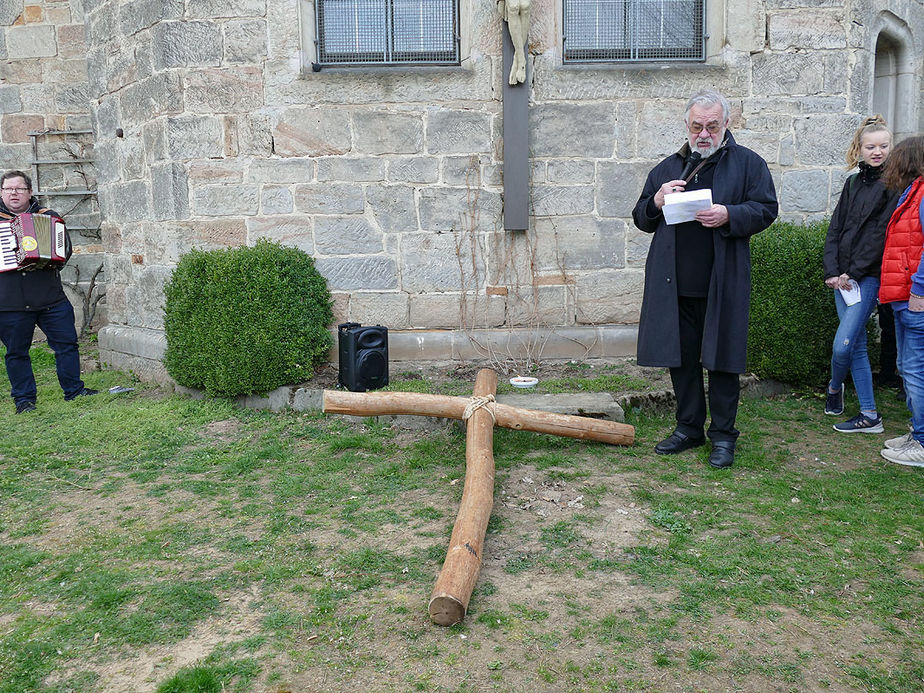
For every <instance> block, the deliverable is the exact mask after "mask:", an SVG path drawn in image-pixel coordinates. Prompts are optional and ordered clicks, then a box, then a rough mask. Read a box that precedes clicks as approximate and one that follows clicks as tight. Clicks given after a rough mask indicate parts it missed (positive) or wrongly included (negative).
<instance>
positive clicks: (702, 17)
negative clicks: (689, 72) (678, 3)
mask: <svg viewBox="0 0 924 693" xmlns="http://www.w3.org/2000/svg"><path fill="white" fill-rule="evenodd" d="M642 1H643V0H626V2H627V5H626V9H627V13H626V17H625V18H624V23H625V25H626V27H627V28H626V30H625V34H626V35H630V34H631V33H632V31H633V29H634V26H633V25H632V18H631V17H630V16H629V14H630V13H631V11H632V10H631V8H632V7H633V6H634V5H635V4H636V3H640V2H642ZM691 1H692V2H694V3H697V4H698V5H699V7H698V8H697V10H698V18H697V19H696V20H695V23H694V26H693V27H691V31H692V32H693V42H691V44H690V45H689V46H686V47H684V48H682V49H676V48H650V47H640V46H638V45H635V42H634V40H633V43H632V45H629V46H628V47H626V48H619V47H612V46H609V47H606V48H579V49H575V51H573V52H572V53H571V55H569V49H568V45H567V44H568V31H569V24H568V6H569V4H571V3H573V2H576V0H561V1H560V5H561V14H560V17H561V23H562V24H561V26H562V33H561V38H562V43H561V61H562V64H563V65H607V64H610V65H628V66H631V65H639V64H691V63H706V62H707V61H708V60H709V38H710V34H709V22H710V12H709V9H710V8H709V2H708V0H691ZM587 4H590V2H589V0H588V1H587ZM693 49H695V50H696V51H697V54H696V55H668V54H669V53H671V52H678V50H680V51H690V50H693Z"/></svg>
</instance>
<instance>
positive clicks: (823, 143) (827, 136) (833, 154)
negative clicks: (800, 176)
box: [792, 113, 859, 166]
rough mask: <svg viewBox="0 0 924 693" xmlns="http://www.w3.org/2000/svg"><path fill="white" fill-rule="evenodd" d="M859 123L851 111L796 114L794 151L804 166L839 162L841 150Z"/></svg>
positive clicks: (842, 162)
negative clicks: (798, 116)
mask: <svg viewBox="0 0 924 693" xmlns="http://www.w3.org/2000/svg"><path fill="white" fill-rule="evenodd" d="M858 125H859V119H858V118H857V117H856V116H853V115H847V114H843V113H842V114H837V115H812V116H807V117H804V118H796V119H795V120H794V121H793V124H792V129H793V133H794V134H795V145H796V154H797V156H798V157H799V162H800V163H801V164H802V165H804V166H842V165H843V164H844V150H845V148H846V146H847V144H848V143H849V142H850V140H851V138H852V137H853V133H854V132H855V131H856V129H857V126H858Z"/></svg>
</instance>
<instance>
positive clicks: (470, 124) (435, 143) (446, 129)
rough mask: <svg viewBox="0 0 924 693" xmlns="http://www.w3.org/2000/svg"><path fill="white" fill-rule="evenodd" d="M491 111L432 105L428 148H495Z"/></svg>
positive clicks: (463, 151)
mask: <svg viewBox="0 0 924 693" xmlns="http://www.w3.org/2000/svg"><path fill="white" fill-rule="evenodd" d="M491 117H492V115H491V114H490V113H479V112H477V111H463V110H449V109H436V108H433V109H430V110H429V111H428V112H427V152H428V153H430V154H471V153H477V152H480V153H484V154H487V153H490V152H491Z"/></svg>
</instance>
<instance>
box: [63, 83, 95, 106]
mask: <svg viewBox="0 0 924 693" xmlns="http://www.w3.org/2000/svg"><path fill="white" fill-rule="evenodd" d="M88 92H89V85H88V84H87V83H86V82H82V83H79V84H73V85H70V86H59V87H55V109H56V111H57V112H58V113H81V112H84V111H86V110H87V106H88V104H89V93H88Z"/></svg>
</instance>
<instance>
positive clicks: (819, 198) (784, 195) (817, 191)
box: [780, 140, 849, 214]
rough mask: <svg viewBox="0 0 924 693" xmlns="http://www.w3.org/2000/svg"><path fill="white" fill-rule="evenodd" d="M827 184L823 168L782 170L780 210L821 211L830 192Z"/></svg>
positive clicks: (826, 175) (826, 202) (826, 174)
mask: <svg viewBox="0 0 924 693" xmlns="http://www.w3.org/2000/svg"><path fill="white" fill-rule="evenodd" d="M843 141H844V142H847V141H849V140H843ZM828 186H829V183H828V172H827V171H825V170H821V169H811V170H807V171H784V172H783V188H782V190H781V191H780V210H781V211H782V212H787V213H791V212H797V213H800V214H801V213H806V212H823V211H825V210H826V209H827V207H828V196H829V193H830V189H829V187H828Z"/></svg>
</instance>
